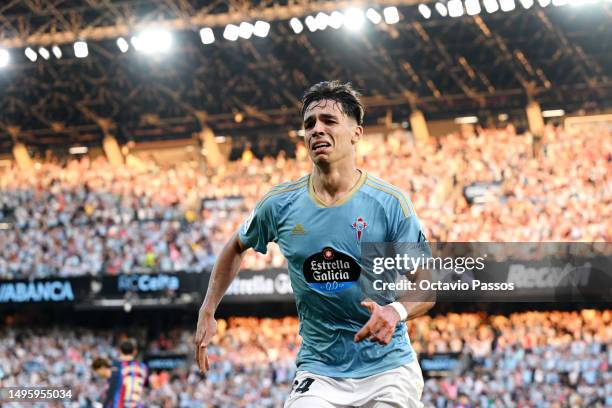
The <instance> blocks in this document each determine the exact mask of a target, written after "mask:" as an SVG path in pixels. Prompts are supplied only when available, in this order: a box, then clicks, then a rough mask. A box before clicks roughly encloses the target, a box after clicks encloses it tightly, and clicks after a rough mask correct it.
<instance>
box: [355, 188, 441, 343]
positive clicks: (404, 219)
mask: <svg viewBox="0 0 612 408" xmlns="http://www.w3.org/2000/svg"><path fill="white" fill-rule="evenodd" d="M402 198H403V199H405V198H404V197H402ZM405 201H406V205H405V206H404V208H402V203H401V202H399V201H398V203H396V204H398V205H397V206H396V207H395V208H393V209H392V214H391V220H390V224H391V225H392V226H393V227H392V233H391V239H390V240H391V242H395V243H416V244H420V245H417V247H418V248H424V249H425V250H426V252H429V246H428V244H427V240H426V239H425V235H424V233H423V231H422V228H421V224H420V222H419V220H418V218H417V216H416V214H414V213H413V212H411V213H410V214H409V215H407V214H406V208H405V207H406V206H408V207H409V208H410V209H411V208H412V206H411V205H409V204H408V203H409V201H408V200H407V199H405ZM399 247H401V245H399ZM419 252H420V251H419ZM415 255H417V254H415ZM428 277H429V271H427V270H424V269H421V268H419V269H417V271H416V272H415V273H414V275H413V278H414V282H415V287H417V288H419V287H420V286H419V281H421V280H427V279H428ZM411 280H412V279H411ZM435 303H436V297H435V292H434V291H419V290H416V291H406V292H404V293H402V294H399V295H398V297H397V298H396V301H395V302H393V303H392V304H388V305H384V306H381V305H379V304H377V303H375V302H372V301H368V300H366V301H363V302H362V303H361V304H362V306H364V307H366V308H367V309H368V310H369V312H370V314H371V316H370V319H369V320H368V322H367V323H366V324H365V325H364V326H363V327H362V328H361V330H359V331H358V332H357V334H356V335H355V341H356V342H359V341H362V340H364V339H370V340H372V341H376V342H379V343H382V344H389V342H391V338H392V337H393V333H394V332H395V327H396V326H397V325H398V323H400V322H401V321H402V320H411V319H414V318H417V317H419V316H422V315H424V314H425V313H427V312H428V311H429V310H430V309H431V308H432V307H433V306H434V305H435Z"/></svg>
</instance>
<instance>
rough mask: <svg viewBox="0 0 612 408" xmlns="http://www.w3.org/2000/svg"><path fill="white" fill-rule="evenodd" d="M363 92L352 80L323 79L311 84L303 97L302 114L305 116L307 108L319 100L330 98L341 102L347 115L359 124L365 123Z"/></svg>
mask: <svg viewBox="0 0 612 408" xmlns="http://www.w3.org/2000/svg"><path fill="white" fill-rule="evenodd" d="M360 97H361V94H360V93H359V92H358V91H356V90H355V89H353V86H352V85H351V83H350V82H347V83H344V84H343V83H342V82H340V81H323V82H319V83H318V84H314V85H313V86H311V87H310V88H309V89H308V90H307V91H306V93H304V96H303V97H302V109H301V110H300V114H301V115H302V117H304V113H306V109H307V108H308V107H309V106H310V105H311V104H312V103H313V102H317V101H322V100H324V99H330V100H332V101H336V102H338V103H339V104H340V107H341V108H342V111H343V112H344V114H345V115H346V116H349V117H351V118H353V119H355V121H357V124H358V125H359V126H361V125H363V115H364V113H365V110H364V107H363V104H362V103H361V99H360Z"/></svg>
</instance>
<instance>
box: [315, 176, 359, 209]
mask: <svg viewBox="0 0 612 408" xmlns="http://www.w3.org/2000/svg"><path fill="white" fill-rule="evenodd" d="M359 171H360V172H361V176H360V177H359V180H357V183H355V185H354V186H353V188H351V189H350V190H349V191H348V192H347V193H346V194H345V195H344V197H342V198H341V199H339V200H338V201H336V202H335V203H333V204H331V205H327V204H325V203H324V202H323V201H321V199H320V198H319V197H318V196H317V194H316V193H315V191H314V187H313V186H312V173H311V174H309V175H308V194H309V195H310V198H311V199H312V201H314V202H315V204H316V205H318V206H319V207H323V208H330V207H338V206H340V205H342V204H344V203H346V202H347V201H348V200H350V199H351V197H352V196H353V194H355V193H356V192H357V191H358V190H359V189H360V188H361V186H363V185H364V183H365V182H366V179H367V178H368V174H367V173H366V171H365V170H359Z"/></svg>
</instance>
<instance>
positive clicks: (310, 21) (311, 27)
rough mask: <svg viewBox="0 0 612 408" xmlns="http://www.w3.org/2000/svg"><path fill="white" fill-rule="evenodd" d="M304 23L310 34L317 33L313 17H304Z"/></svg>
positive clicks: (315, 21) (317, 26)
mask: <svg viewBox="0 0 612 408" xmlns="http://www.w3.org/2000/svg"><path fill="white" fill-rule="evenodd" d="M304 22H305V23H306V27H308V29H309V30H310V32H311V33H313V32H315V31H317V29H318V28H319V25H318V24H317V20H316V19H315V18H314V17H313V16H308V17H306V19H305V20H304Z"/></svg>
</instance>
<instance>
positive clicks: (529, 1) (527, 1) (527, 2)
mask: <svg viewBox="0 0 612 408" xmlns="http://www.w3.org/2000/svg"><path fill="white" fill-rule="evenodd" d="M520 2H521V5H522V6H523V8H525V10H528V9H530V8H531V6H533V0H520Z"/></svg>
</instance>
